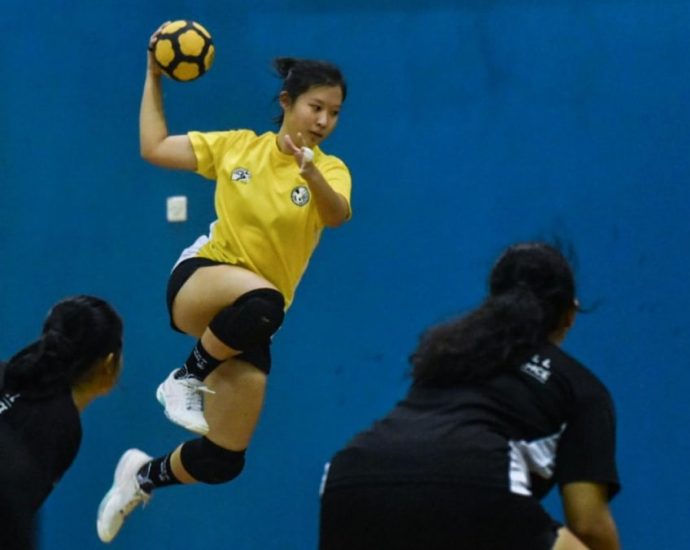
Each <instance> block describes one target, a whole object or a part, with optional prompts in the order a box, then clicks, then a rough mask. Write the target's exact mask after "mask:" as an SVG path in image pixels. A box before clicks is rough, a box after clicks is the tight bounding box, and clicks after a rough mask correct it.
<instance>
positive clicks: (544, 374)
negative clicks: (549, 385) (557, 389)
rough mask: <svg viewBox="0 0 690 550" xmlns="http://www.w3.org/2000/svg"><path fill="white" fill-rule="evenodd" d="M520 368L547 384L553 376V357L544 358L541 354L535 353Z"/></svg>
mask: <svg viewBox="0 0 690 550" xmlns="http://www.w3.org/2000/svg"><path fill="white" fill-rule="evenodd" d="M520 370H521V371H522V372H524V373H525V374H529V375H530V376H531V377H532V378H535V379H536V380H539V382H541V383H542V384H546V382H547V381H548V380H549V377H550V376H551V359H549V358H548V357H547V358H546V359H542V358H541V357H539V355H535V356H534V357H532V359H530V360H529V361H528V362H527V363H525V364H524V365H522V366H521V367H520Z"/></svg>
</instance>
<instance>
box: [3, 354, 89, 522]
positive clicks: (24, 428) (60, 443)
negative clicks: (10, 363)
mask: <svg viewBox="0 0 690 550" xmlns="http://www.w3.org/2000/svg"><path fill="white" fill-rule="evenodd" d="M0 368H1V365H0ZM0 429H1V431H2V434H3V440H2V443H3V445H2V446H0V457H1V458H3V459H7V460H12V461H16V460H20V457H21V460H22V462H23V464H22V470H23V471H24V472H26V477H27V480H26V482H25V483H23V484H22V491H24V492H25V494H24V495H23V498H24V499H25V500H26V499H28V501H29V502H30V506H31V508H32V509H33V510H37V509H38V508H39V507H40V506H41V504H42V503H43V501H44V500H45V499H46V497H47V496H48V495H49V494H50V492H51V491H52V489H53V487H54V486H55V484H56V483H57V482H58V481H59V480H60V478H61V477H62V475H63V474H64V473H65V471H66V470H67V469H68V468H69V467H70V465H71V464H72V462H73V461H74V458H75V457H76V455H77V452H78V451H79V445H80V443H81V435H82V431H81V419H80V417H79V411H78V410H77V407H76V405H75V404H74V400H73V399H72V394H71V391H70V390H69V388H65V389H64V390H62V391H60V392H58V393H56V394H53V395H49V396H32V397H29V396H28V395H23V394H22V393H19V392H13V391H10V390H8V389H6V388H4V389H3V388H0Z"/></svg>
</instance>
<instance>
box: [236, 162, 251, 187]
mask: <svg viewBox="0 0 690 550" xmlns="http://www.w3.org/2000/svg"><path fill="white" fill-rule="evenodd" d="M250 179H252V173H251V172H250V171H249V170H247V169H246V168H242V167H241V166H238V167H237V168H235V169H234V170H233V171H232V181H237V182H239V183H249V180H250Z"/></svg>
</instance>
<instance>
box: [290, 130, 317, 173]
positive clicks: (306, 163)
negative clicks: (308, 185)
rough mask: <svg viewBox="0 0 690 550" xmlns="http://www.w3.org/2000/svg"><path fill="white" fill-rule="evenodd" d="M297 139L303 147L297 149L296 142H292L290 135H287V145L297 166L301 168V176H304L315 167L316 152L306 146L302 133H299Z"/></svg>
mask: <svg viewBox="0 0 690 550" xmlns="http://www.w3.org/2000/svg"><path fill="white" fill-rule="evenodd" d="M297 138H298V139H299V141H300V143H301V144H302V146H301V147H297V145H296V144H295V142H294V141H292V138H291V137H290V134H286V135H285V145H286V146H287V148H288V150H289V151H290V152H291V153H292V155H293V156H294V157H295V160H296V161H297V165H298V166H299V171H300V174H304V173H305V172H307V171H309V170H310V169H311V168H313V166H314V162H313V161H314V151H313V150H312V149H310V148H309V147H307V146H305V145H304V137H303V136H302V133H301V132H298V133H297Z"/></svg>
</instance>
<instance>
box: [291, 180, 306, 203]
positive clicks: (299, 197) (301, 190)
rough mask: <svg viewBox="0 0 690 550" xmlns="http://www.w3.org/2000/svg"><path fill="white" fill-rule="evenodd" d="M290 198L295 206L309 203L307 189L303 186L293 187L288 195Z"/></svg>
mask: <svg viewBox="0 0 690 550" xmlns="http://www.w3.org/2000/svg"><path fill="white" fill-rule="evenodd" d="M290 197H291V198H292V202H294V203H295V204H296V205H297V206H304V205H305V204H307V203H308V202H309V198H310V195H309V189H308V188H307V187H306V186H305V185H300V186H298V187H295V188H294V189H293V190H292V193H290Z"/></svg>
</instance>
